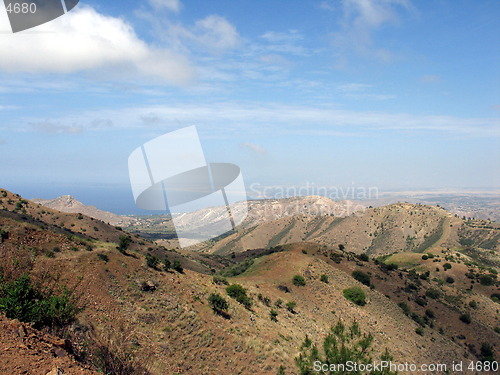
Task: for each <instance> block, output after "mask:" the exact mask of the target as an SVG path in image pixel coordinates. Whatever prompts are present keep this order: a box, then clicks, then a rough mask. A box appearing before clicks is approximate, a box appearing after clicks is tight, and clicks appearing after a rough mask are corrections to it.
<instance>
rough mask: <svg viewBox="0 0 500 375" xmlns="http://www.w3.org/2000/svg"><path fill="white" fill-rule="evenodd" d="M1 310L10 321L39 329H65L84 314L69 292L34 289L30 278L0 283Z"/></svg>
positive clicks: (0, 281)
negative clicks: (49, 327)
mask: <svg viewBox="0 0 500 375" xmlns="http://www.w3.org/2000/svg"><path fill="white" fill-rule="evenodd" d="M0 310H1V311H3V312H4V313H5V315H6V316H7V317H8V318H11V319H19V320H20V321H22V322H28V323H34V325H35V327H37V328H39V327H42V326H51V327H54V326H59V327H61V326H63V325H65V324H68V323H69V322H71V321H73V320H74V318H75V315H76V314H77V313H78V312H79V311H80V309H79V308H78V307H77V306H76V298H75V297H74V295H73V293H72V292H70V291H69V290H68V289H66V288H62V290H61V292H60V293H59V294H56V293H55V292H54V291H53V290H49V289H45V290H42V289H41V288H39V287H37V286H35V285H33V284H32V283H31V279H30V277H29V276H28V275H23V276H21V277H20V278H19V279H17V280H14V281H11V282H3V281H2V280H1V279H0Z"/></svg>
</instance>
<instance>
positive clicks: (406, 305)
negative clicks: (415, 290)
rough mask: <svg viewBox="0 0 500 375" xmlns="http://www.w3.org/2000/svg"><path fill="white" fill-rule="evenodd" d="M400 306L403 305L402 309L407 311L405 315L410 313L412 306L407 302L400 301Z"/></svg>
mask: <svg viewBox="0 0 500 375" xmlns="http://www.w3.org/2000/svg"><path fill="white" fill-rule="evenodd" d="M398 306H399V307H401V310H403V312H404V313H405V315H410V312H411V311H410V308H409V307H408V304H406V302H400V303H398Z"/></svg>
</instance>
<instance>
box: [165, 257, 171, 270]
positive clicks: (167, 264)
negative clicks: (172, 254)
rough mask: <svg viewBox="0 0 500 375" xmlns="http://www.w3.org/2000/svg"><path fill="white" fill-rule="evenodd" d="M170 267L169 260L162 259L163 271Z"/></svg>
mask: <svg viewBox="0 0 500 375" xmlns="http://www.w3.org/2000/svg"><path fill="white" fill-rule="evenodd" d="M171 267H172V263H171V262H170V259H168V258H167V257H165V259H163V269H164V270H165V271H168V270H169V269H170V268H171Z"/></svg>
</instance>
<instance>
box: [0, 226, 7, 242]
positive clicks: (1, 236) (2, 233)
mask: <svg viewBox="0 0 500 375" xmlns="http://www.w3.org/2000/svg"><path fill="white" fill-rule="evenodd" d="M8 238H9V232H7V231H6V230H3V229H0V243H2V242H3V241H5V240H6V239H8Z"/></svg>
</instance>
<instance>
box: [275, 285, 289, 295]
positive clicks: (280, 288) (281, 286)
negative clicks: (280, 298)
mask: <svg viewBox="0 0 500 375" xmlns="http://www.w3.org/2000/svg"><path fill="white" fill-rule="evenodd" d="M277 288H278V289H279V290H281V291H282V292H285V293H290V289H289V288H288V287H287V286H286V285H278V286H277Z"/></svg>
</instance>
